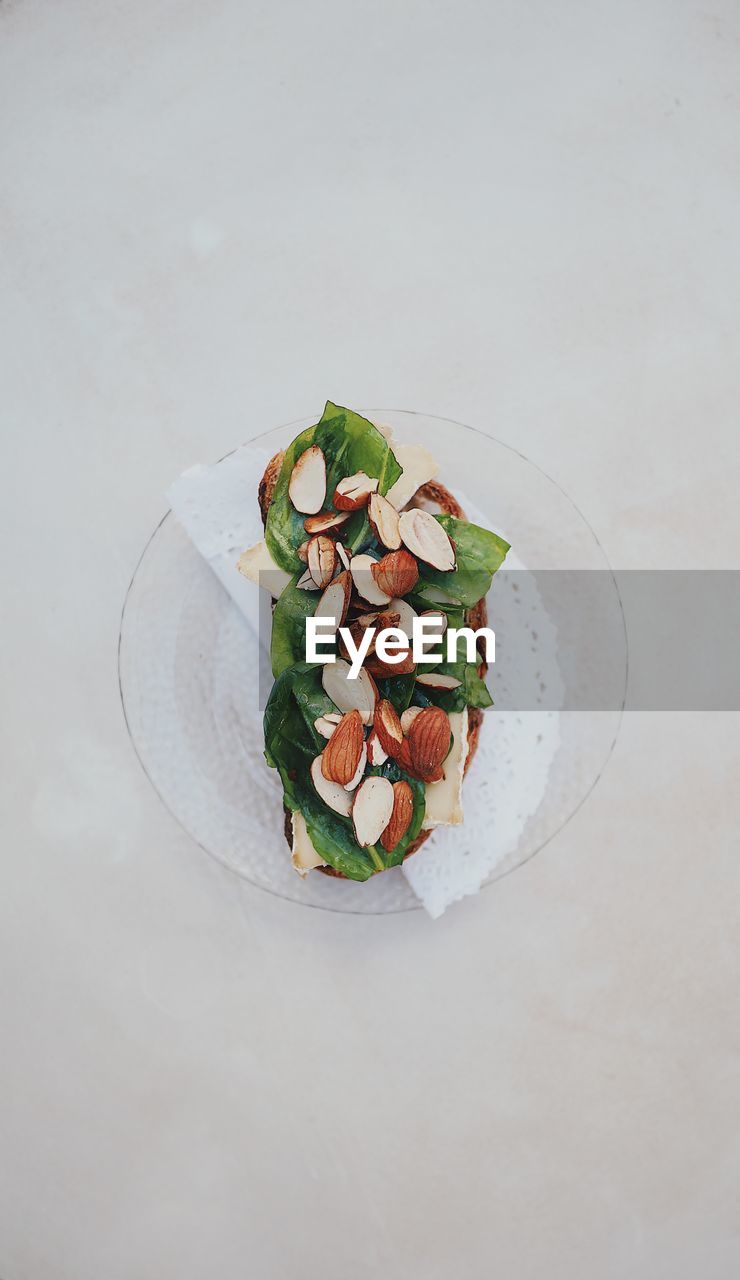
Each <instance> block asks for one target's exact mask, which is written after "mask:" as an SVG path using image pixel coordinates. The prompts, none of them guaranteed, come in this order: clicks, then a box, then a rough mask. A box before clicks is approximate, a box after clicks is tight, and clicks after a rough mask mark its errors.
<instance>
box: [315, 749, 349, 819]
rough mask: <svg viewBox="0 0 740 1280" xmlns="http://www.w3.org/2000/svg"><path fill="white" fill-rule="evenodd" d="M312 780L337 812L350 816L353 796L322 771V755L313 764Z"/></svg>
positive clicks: (320, 793)
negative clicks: (330, 780) (326, 776)
mask: <svg viewBox="0 0 740 1280" xmlns="http://www.w3.org/2000/svg"><path fill="white" fill-rule="evenodd" d="M310 772H311V781H312V782H313V785H314V787H315V788H316V791H317V793H318V795H319V796H320V797H321V799H322V800H323V801H324V804H327V805H328V806H329V808H330V809H333V810H334V812H335V813H340V814H341V815H342V817H343V818H348V817H349V815H350V814H351V812H352V797H351V795H350V794H349V792H348V791H345V789H344V787H340V785H339V783H338V782H329V781H328V779H327V778H325V777H324V775H323V773H322V772H321V756H317V757H316V759H315V760H314V761H313V763H312V765H311V770H310Z"/></svg>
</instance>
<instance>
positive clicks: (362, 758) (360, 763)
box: [344, 742, 367, 791]
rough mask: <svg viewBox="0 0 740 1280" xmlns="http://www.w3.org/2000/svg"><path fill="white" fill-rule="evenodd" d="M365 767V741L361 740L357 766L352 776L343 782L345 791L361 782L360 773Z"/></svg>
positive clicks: (350, 789) (362, 772)
mask: <svg viewBox="0 0 740 1280" xmlns="http://www.w3.org/2000/svg"><path fill="white" fill-rule="evenodd" d="M366 768H367V743H366V742H363V744H362V751H361V752H360V758H359V760H358V761H357V768H356V769H355V772H354V774H353V776H352V777H351V778H350V780H349V782H347V783H345V787H344V789H345V791H354V790H355V788H356V787H358V786H359V785H360V783H361V782H362V775H363V774H364V772H365V769H366Z"/></svg>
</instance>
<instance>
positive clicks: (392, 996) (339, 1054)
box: [0, 0, 740, 1280]
mask: <svg viewBox="0 0 740 1280" xmlns="http://www.w3.org/2000/svg"><path fill="white" fill-rule="evenodd" d="M739 85H740V10H739V9H738V6H737V4H734V3H732V0H717V3H715V4H714V5H709V6H708V5H706V4H699V3H698V2H697V0H685V2H684V0H680V2H679V3H674V2H673V0H628V2H626V3H625V2H624V0H610V2H608V3H598V2H597V3H593V4H588V3H586V2H585V0H584V2H583V3H577V2H575V0H565V2H563V3H560V4H551V3H549V2H548V0H536V2H533V3H527V4H522V3H517V2H515V0H512V2H511V3H501V2H499V0H491V2H490V3H489V2H488V0H457V2H456V3H454V4H453V3H452V0H423V2H422V0H376V3H374V4H369V3H360V2H359V0H318V2H314V0H296V2H295V3H292V2H291V3H288V2H285V0H283V2H282V3H275V2H274V0H273V2H270V0H259V2H257V0H209V2H208V3H205V4H204V3H193V2H192V0H189V2H187V3H185V2H184V0H133V2H128V3H125V4H121V3H113V0H108V2H107V3H102V4H101V3H94V2H93V0H67V3H65V4H58V3H54V2H53V0H5V3H3V4H2V6H1V7H0V86H1V88H0V93H1V95H2V96H1V102H0V136H1V140H2V150H3V158H2V165H1V166H0V182H1V183H2V187H3V189H4V201H3V209H2V228H3V230H2V241H3V255H2V257H3V261H2V268H1V270H2V287H1V289H0V298H1V303H0V307H1V315H0V326H1V331H0V339H1V343H2V348H1V349H2V373H1V374H0V377H1V379H2V389H3V390H2V433H3V475H2V486H3V498H2V516H3V528H4V534H3V537H2V540H1V541H0V556H1V557H2V582H3V610H2V617H3V626H2V632H1V638H2V655H3V662H2V671H3V686H4V709H3V713H2V730H3V733H2V752H3V759H2V770H1V771H0V785H1V786H2V794H3V799H2V818H3V823H2V825H3V829H4V835H3V841H2V848H3V876H2V890H1V891H0V948H1V955H2V960H1V972H2V984H1V994H0V1027H1V1029H2V1030H1V1034H2V1045H1V1047H0V1099H1V1101H0V1275H1V1276H2V1277H3V1280H201V1278H206V1277H209V1278H210V1277H213V1276H219V1277H226V1278H227V1280H232V1277H233V1278H236V1277H239V1278H240V1280H241V1277H245V1276H250V1277H259V1278H260V1280H262V1277H265V1278H267V1277H270V1278H272V1277H280V1278H281V1280H285V1278H287V1280H293V1278H295V1280H305V1278H306V1277H311V1278H313V1277H322V1278H323V1280H346V1277H348V1276H352V1277H357V1278H358V1280H375V1278H376V1277H380V1276H382V1277H383V1278H384V1280H408V1278H412V1280H417V1277H418V1280H422V1278H423V1280H447V1278H448V1277H450V1276H458V1275H459V1276H462V1277H464V1278H465V1280H488V1278H489V1277H491V1276H494V1275H495V1276H496V1277H503V1278H504V1280H509V1278H511V1280H530V1278H531V1280H535V1278H536V1280H539V1278H540V1277H543V1278H545V1277H546V1278H547V1280H581V1278H582V1277H583V1278H584V1280H623V1278H628V1280H695V1277H698V1276H701V1277H702V1280H735V1277H737V1275H738V1274H740V1223H739V1211H738V1203H739V1197H738V1179H739V1178H740V1140H739V1138H738V1133H739V1125H738V1119H739V1116H738V1111H739V1105H740V1058H739V1055H740V1025H739V1020H738V1009H737V990H738V981H739V980H740V962H739V961H738V949H737V937H738V923H739V920H738V916H739V914H740V912H739V908H738V889H740V876H739V874H738V829H739V825H740V823H739V817H740V815H739V811H738V777H739V776H740V747H739V746H738V732H737V730H738V718H737V717H736V716H731V715H724V716H722V715H718V716H708V715H707V716H702V715H688V714H686V715H664V716H660V715H653V716H651V715H631V716H630V717H629V718H628V719H627V721H626V722H625V724H624V727H623V730H622V733H621V736H620V739H619V742H618V746H617V749H616V753H615V756H614V758H613V760H612V762H611V764H610V766H609V768H608V770H607V772H606V774H605V776H604V778H603V779H602V781H601V782H600V784H599V786H598V788H597V790H596V792H595V793H594V794H593V796H592V797H591V798H590V800H589V801H588V803H587V805H586V806H585V807H584V808H583V809H582V810H581V811H580V812H579V813H578V815H577V816H576V818H575V819H574V820H573V821H572V822H571V823H570V825H569V826H568V827H567V829H566V830H565V831H564V832H563V833H562V834H561V835H560V837H559V838H558V839H556V840H555V841H554V842H553V843H552V844H551V846H550V847H549V848H548V849H547V850H546V852H545V853H543V854H542V855H541V856H539V857H538V858H536V859H535V860H534V862H532V863H530V864H529V865H528V866H526V867H525V868H524V869H522V870H520V871H519V872H517V873H516V874H515V875H514V876H511V877H509V878H507V879H506V880H504V881H503V882H502V883H500V884H498V885H497V886H495V887H494V888H493V889H489V890H488V891H486V892H485V893H484V894H482V895H481V896H480V897H479V898H477V899H475V900H472V901H468V902H466V903H464V904H463V905H462V906H460V907H458V908H455V909H452V910H451V911H450V912H449V913H448V914H447V915H446V916H445V917H444V918H443V919H442V920H441V921H439V922H438V923H436V924H432V923H430V921H429V920H428V919H426V918H425V917H424V916H423V914H422V913H415V914H413V915H411V916H402V917H391V918H388V917H386V918H381V919H375V918H349V917H341V916H331V915H325V914H320V913H316V912H312V911H306V910H303V909H301V908H299V907H296V906H291V905H289V904H287V903H283V902H280V901H275V900H273V899H271V898H270V897H268V896H266V895H264V894H262V893H260V892H258V891H257V890H254V889H252V888H250V887H249V886H248V885H245V884H242V883H240V882H239V881H238V880H236V879H235V878H233V877H232V876H231V875H229V874H228V873H227V872H226V871H224V870H223V869H221V868H220V867H218V866H217V865H215V864H214V863H212V862H211V861H209V860H208V859H206V858H204V856H203V855H202V854H201V853H200V852H199V850H198V849H197V848H196V847H195V846H194V845H193V844H191V843H190V842H189V840H188V838H187V837H186V836H185V835H184V834H183V832H182V831H180V830H179V829H178V827H177V826H176V824H175V823H174V821H173V820H172V819H171V818H170V817H169V815H168V814H167V813H166V812H165V811H164V810H163V808H162V807H161V805H160V804H159V802H158V800H157V798H156V796H155V795H154V793H153V791H152V790H151V788H150V786H149V784H148V782H147V780H146V778H145V777H144V775H143V773H142V772H141V769H140V767H139V765H138V763H137V761H136V759H135V757H134V754H133V751H132V749H131V746H130V743H129V741H128V738H127V735H126V732H125V728H124V723H123V718H122V714H121V708H120V703H119V696H118V688H117V680H116V640H117V634H118V622H119V614H120V609H121V602H122V598H123V594H124V591H125V588H126V585H127V583H128V580H129V577H130V575H131V571H132V569H133V566H134V564H135V562H136V559H137V557H138V555H139V552H140V550H141V548H142V545H143V543H144V542H145V540H146V538H147V537H148V535H149V532H150V530H151V529H152V527H153V525H154V524H155V522H156V521H157V520H158V519H159V517H160V515H161V513H162V511H163V509H164V501H163V496H162V495H163V491H164V489H165V487H166V486H167V484H168V483H169V482H170V481H171V480H172V478H173V477H174V476H175V475H177V474H178V472H179V471H181V470H182V469H183V468H184V467H186V466H188V465H190V464H192V463H194V462H196V461H201V460H202V461H208V460H210V459H214V458H217V457H219V456H220V455H221V454H223V453H224V452H225V451H226V450H228V449H229V448H231V447H232V446H234V445H235V444H237V443H239V442H240V441H241V440H243V439H245V438H246V437H248V436H249V435H250V434H252V433H254V432H256V431H258V430H261V429H265V428H266V427H268V426H271V425H273V424H275V423H278V422H283V421H288V420H290V419H291V418H295V417H299V416H301V415H303V414H308V413H311V412H314V411H315V412H318V411H319V410H320V409H321V406H322V405H323V402H324V400H325V398H326V397H327V396H330V397H331V398H333V399H335V400H339V401H340V402H346V403H350V404H352V405H355V406H357V407H358V408H362V407H364V406H368V405H374V404H383V403H384V404H387V405H389V406H393V405H395V406H398V407H409V408H421V409H426V410H429V411H431V412H435V413H439V414H442V415H446V416H450V417H455V418H459V419H462V420H463V421H468V422H470V423H473V424H475V425H476V426H479V427H482V428H483V429H490V430H491V431H492V433H495V434H497V435H498V436H500V437H501V438H502V439H504V440H506V441H507V442H509V443H511V444H514V445H516V446H517V447H518V448H520V449H521V450H523V451H524V452H525V453H526V454H528V455H529V456H530V457H531V458H533V459H534V460H535V461H536V462H538V463H540V464H541V465H542V466H544V467H545V468H546V469H547V470H548V471H549V472H550V473H551V474H552V475H554V476H555V477H556V478H557V479H558V480H559V481H560V483H561V484H562V485H563V486H564V487H565V488H566V489H567V490H568V491H569V492H570V493H571V494H572V495H573V497H574V498H575V499H576V500H577V502H578V503H579V504H580V506H581V507H582V509H583V510H584V512H585V513H586V515H587V516H588V518H589V519H590V520H591V521H592V523H593V524H594V526H595V527H596V529H597V531H598V533H599V536H600V537H601V539H602V541H603V543H604V545H605V547H606V549H607V552H608V554H609V556H610V558H611V560H612V562H613V563H614V564H616V565H618V566H620V567H625V568H626V567H633V566H635V567H701V566H707V565H710V566H714V567H722V566H732V565H735V566H736V565H737V548H738V535H739V534H740V517H739V516H738V502H737V481H738V466H739V464H740V432H739V431H738V400H739V398H740V366H739V364H738V338H739V337H740V334H739V328H740V325H739V323H738V319H739V317H738V298H739V285H740V281H739V279H738V276H739V274H740V269H739V257H738V233H737V227H738V202H739V198H740V144H739V134H738V108H739V106H740V101H739V99H740V90H739V87H738V86H739Z"/></svg>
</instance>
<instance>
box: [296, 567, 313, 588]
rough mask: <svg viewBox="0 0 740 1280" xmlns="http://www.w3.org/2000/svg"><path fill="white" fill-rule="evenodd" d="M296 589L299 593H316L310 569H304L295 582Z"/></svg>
mask: <svg viewBox="0 0 740 1280" xmlns="http://www.w3.org/2000/svg"><path fill="white" fill-rule="evenodd" d="M296 587H297V588H298V590H299V591H318V587H317V586H316V583H315V582H314V580H313V574H312V573H311V570H310V569H306V572H305V573H302V574H301V576H300V578H299V579H298V581H297V582H296Z"/></svg>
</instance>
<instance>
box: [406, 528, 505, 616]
mask: <svg viewBox="0 0 740 1280" xmlns="http://www.w3.org/2000/svg"><path fill="white" fill-rule="evenodd" d="M435 519H437V520H438V521H439V523H440V524H441V525H442V528H443V529H444V530H445V531H446V532H447V533H448V534H449V536H450V538H452V541H453V542H454V543H455V548H456V559H457V568H455V569H453V570H452V572H451V573H441V572H440V571H439V570H438V569H432V568H430V566H429V565H425V564H420V565H419V570H420V572H419V581H418V583H417V584H416V587H415V588H414V594H415V595H417V596H421V597H422V598H423V599H425V600H427V602H431V601H433V602H434V603H437V604H439V607H440V608H444V607H445V604H444V601H445V600H448V601H450V602H451V603H453V604H458V605H463V606H464V607H465V608H466V609H469V608H471V606H472V605H474V604H477V603H478V601H479V600H482V599H483V597H484V596H485V595H487V594H488V592H489V591H490V589H491V580H492V578H493V575H494V573H495V572H496V570H497V569H500V568H501V565H502V564H503V562H504V558H505V556H506V553H507V551H508V550H509V543H508V542H505V541H504V539H503V538H500V537H499V536H498V534H497V533H491V532H490V530H489V529H481V527H480V525H477V524H470V523H469V521H467V520H456V519H455V517H454V516H436V517H435ZM440 597H441V598H440Z"/></svg>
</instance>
